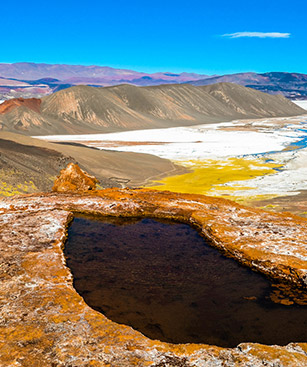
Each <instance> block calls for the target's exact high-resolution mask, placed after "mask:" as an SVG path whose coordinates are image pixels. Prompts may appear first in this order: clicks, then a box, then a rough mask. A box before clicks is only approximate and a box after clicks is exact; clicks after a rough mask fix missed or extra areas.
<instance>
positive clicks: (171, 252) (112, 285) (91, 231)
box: [65, 217, 307, 347]
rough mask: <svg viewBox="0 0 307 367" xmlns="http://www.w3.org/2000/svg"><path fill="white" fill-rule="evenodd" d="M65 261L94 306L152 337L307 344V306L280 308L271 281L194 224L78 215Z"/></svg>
mask: <svg viewBox="0 0 307 367" xmlns="http://www.w3.org/2000/svg"><path fill="white" fill-rule="evenodd" d="M65 256H66V259H67V264H68V266H69V267H70V269H71V271H72V273H73V276H74V286H75V288H76V290H77V291H78V292H79V294H80V295H81V296H82V297H83V298H84V300H85V301H86V303H87V304H88V305H89V306H91V307H92V308H93V309H95V310H98V311H100V312H102V313H103V314H104V315H106V316H107V317H108V318H109V319H111V320H113V321H115V322H118V323H122V324H126V325H130V326H132V327H133V328H135V329H137V330H139V331H141V332H142V333H143V334H144V335H146V336H148V337H150V338H152V339H159V340H161V341H167V342H173V343H208V344H215V345H219V346H225V347H233V346H236V345H237V344H238V343H240V342H260V343H264V344H280V345H285V344H287V343H289V342H291V341H297V342H298V341H307V317H306V316H307V315H306V309H307V308H306V307H304V306H298V305H292V306H284V305H280V304H275V303H273V302H272V301H271V300H270V294H271V292H272V288H271V284H270V282H269V280H267V279H266V278H265V277H264V276H262V275H260V274H257V273H255V272H253V271H251V270H250V269H248V268H245V267H242V266H240V265H239V264H238V263H237V262H236V261H234V260H231V259H228V258H226V257H224V256H223V255H221V254H220V253H219V252H218V251H217V250H215V249H214V248H212V247H210V246H209V245H208V244H207V243H206V242H205V241H204V239H203V238H202V237H201V236H200V235H199V233H198V232H197V231H196V230H195V229H193V228H192V227H190V226H189V225H186V224H181V223H176V222H169V221H161V220H153V219H131V218H130V219H123V218H120V219H119V218H114V219H110V218H109V219H107V218H104V219H103V221H100V220H94V219H89V218H86V217H76V218H75V219H74V221H73V223H72V225H71V227H70V228H69V235H68V241H67V243H66V246H65Z"/></svg>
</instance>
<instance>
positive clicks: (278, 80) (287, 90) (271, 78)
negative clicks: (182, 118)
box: [188, 72, 307, 99]
mask: <svg viewBox="0 0 307 367" xmlns="http://www.w3.org/2000/svg"><path fill="white" fill-rule="evenodd" d="M225 82H226V83H236V84H240V85H243V86H245V87H250V88H253V89H256V90H259V91H262V92H266V93H270V94H281V95H283V96H286V97H287V98H296V99H306V98H307V74H300V73H285V72H270V73H263V74H257V73H238V74H228V75H221V76H215V77H211V78H204V79H200V80H192V79H191V80H190V81H189V82H188V83H189V84H192V85H195V86H200V85H211V84H215V83H225Z"/></svg>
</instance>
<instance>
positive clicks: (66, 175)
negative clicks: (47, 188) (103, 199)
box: [52, 163, 98, 192]
mask: <svg viewBox="0 0 307 367" xmlns="http://www.w3.org/2000/svg"><path fill="white" fill-rule="evenodd" d="M97 183H98V180H97V179H96V177H94V176H90V175H89V174H88V173H86V172H85V171H83V170H82V169H81V168H80V167H79V166H78V165H77V164H75V163H69V165H68V166H67V167H66V168H65V169H63V170H61V173H60V176H59V177H57V179H56V180H55V181H54V185H53V188H52V191H55V192H84V191H85V192H86V191H89V190H95V189H96V184H97Z"/></svg>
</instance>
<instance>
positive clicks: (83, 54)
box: [0, 0, 307, 74]
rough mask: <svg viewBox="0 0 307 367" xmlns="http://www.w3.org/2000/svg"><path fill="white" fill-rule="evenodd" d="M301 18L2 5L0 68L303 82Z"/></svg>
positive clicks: (286, 7)
mask: <svg viewBox="0 0 307 367" xmlns="http://www.w3.org/2000/svg"><path fill="white" fill-rule="evenodd" d="M306 13H307V1H306V0H303V1H297V0H292V1H289V0H287V1H285V0H279V1H274V0H273V1H272V0H265V1H264V0H257V1H256V0H255V1H253V0H245V1H242V0H239V1H236V0H233V1H230V0H228V1H224V0H222V1H218V0H215V1H213V0H211V1H206V0H204V1H197V0H189V1H187V0H185V1H179V0H177V1H173V0H170V1H168V0H164V1H161V0H152V1H146V0H143V1H129V0H126V1H122V0H118V1H115V0H113V1H111V0H110V1H104V0H100V1H97V0H95V1H88V2H84V1H82V2H81V1H71V0H62V1H58V0H54V1H49V2H44V1H41V0H40V1H36V0H34V1H24V0H23V1H19V0H15V1H14V2H9V1H5V2H4V1H3V2H2V3H1V23H0V30H1V47H0V50H1V51H0V62H19V61H29V62H45V63H63V64H84V65H103V66H104V65H107V66H112V67H120V68H128V69H129V68H130V69H134V70H139V71H146V72H154V71H173V72H181V71H188V72H200V73H204V74H224V73H233V72H243V71H256V72H266V71H289V72H301V73H306V74H307V62H306V60H307V22H306ZM241 32H248V33H241ZM254 32H257V33H254ZM263 33H265V34H266V35H263ZM268 33H271V35H269V34H268ZM272 33H275V35H272ZM276 33H277V34H276Z"/></svg>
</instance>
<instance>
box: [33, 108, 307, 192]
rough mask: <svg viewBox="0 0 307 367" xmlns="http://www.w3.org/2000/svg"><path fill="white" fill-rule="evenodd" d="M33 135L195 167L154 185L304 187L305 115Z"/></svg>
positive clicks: (239, 189) (213, 188) (229, 189)
mask: <svg viewBox="0 0 307 367" xmlns="http://www.w3.org/2000/svg"><path fill="white" fill-rule="evenodd" d="M39 138H40V139H45V140H49V141H59V142H61V141H63V142H64V141H73V142H81V143H83V144H86V145H89V146H93V147H97V148H99V149H111V150H117V151H127V152H128V151H129V152H137V153H149V154H154V155H157V156H159V157H162V158H167V159H170V160H172V161H174V162H176V163H177V164H178V163H179V164H181V165H183V166H186V167H190V168H191V169H195V172H196V169H198V171H197V175H195V172H194V175H193V174H186V175H183V176H177V178H174V179H172V180H171V179H170V178H169V179H168V178H166V179H164V180H162V181H160V183H159V185H161V184H162V185H163V186H160V188H163V189H170V190H172V191H182V192H196V193H203V194H210V195H217V196H229V195H231V196H232V197H234V198H237V199H238V198H241V199H242V198H251V197H253V198H259V199H262V198H264V197H269V196H272V197H273V196H276V195H295V194H297V193H299V191H300V190H306V189H307V184H306V182H307V165H305V164H304V162H306V158H307V115H306V116H295V117H287V118H270V119H257V120H239V121H228V122H224V123H218V124H210V125H208V124H206V125H198V126H192V127H177V128H168V129H151V130H150V129H148V130H136V131H127V132H120V133H109V134H90V135H61V136H60V135H55V136H45V137H39ZM216 170H219V171H218V172H219V173H220V176H221V177H222V176H223V175H224V176H225V174H227V175H228V176H227V179H221V177H216ZM213 171H214V177H215V178H214V179H213V178H212V173H213ZM224 171H225V172H224ZM200 176H201V177H200ZM204 177H205V179H204ZM202 180H203V181H202ZM206 180H207V181H206ZM210 180H211V181H210ZM200 182H203V184H200ZM174 183H175V184H174Z"/></svg>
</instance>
